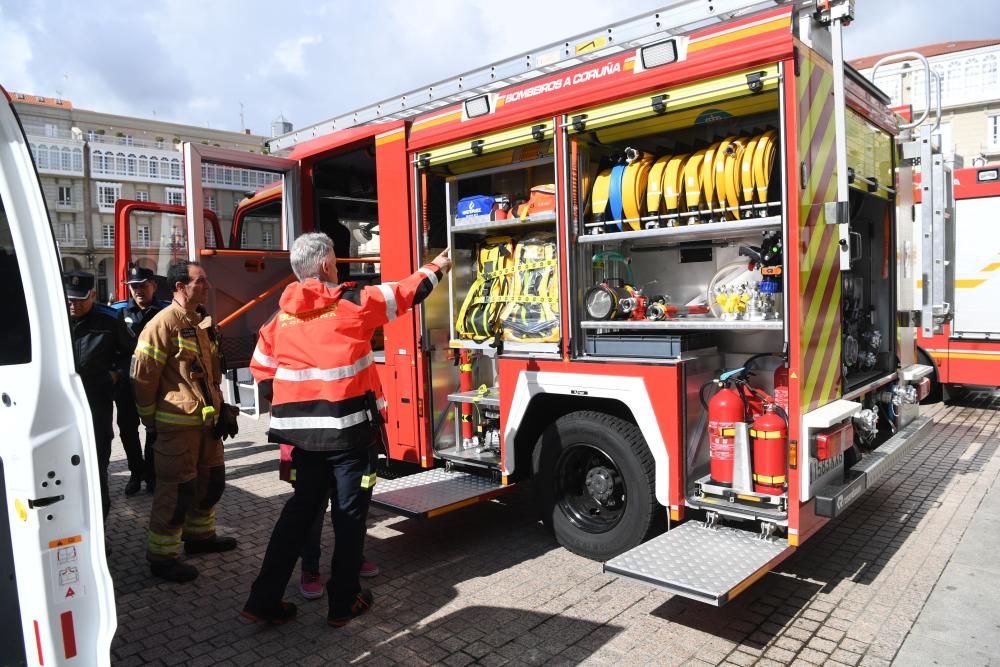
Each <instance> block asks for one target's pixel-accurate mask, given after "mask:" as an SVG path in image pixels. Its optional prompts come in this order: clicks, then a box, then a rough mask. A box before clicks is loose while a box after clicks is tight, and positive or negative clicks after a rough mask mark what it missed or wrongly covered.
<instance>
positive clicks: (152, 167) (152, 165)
mask: <svg viewBox="0 0 1000 667" xmlns="http://www.w3.org/2000/svg"><path fill="white" fill-rule="evenodd" d="M149 177H150V178H159V177H160V161H159V160H157V159H156V158H155V157H154V158H152V159H150V161H149Z"/></svg>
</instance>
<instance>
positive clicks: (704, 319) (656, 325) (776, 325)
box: [580, 315, 782, 331]
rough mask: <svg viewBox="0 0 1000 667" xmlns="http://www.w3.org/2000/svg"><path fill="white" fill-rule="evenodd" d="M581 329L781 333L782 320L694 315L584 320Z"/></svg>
mask: <svg viewBox="0 0 1000 667" xmlns="http://www.w3.org/2000/svg"><path fill="white" fill-rule="evenodd" d="M580 327H581V328H583V329H588V330H598V329H605V330H614V329H619V330H622V329H624V330H632V331H670V330H672V329H697V330H712V331H727V330H733V331H781V328H782V321H781V320H720V319H718V318H715V317H709V316H703V315H692V316H690V317H684V318H678V319H673V320H658V321H650V320H621V321H617V320H584V321H582V322H580Z"/></svg>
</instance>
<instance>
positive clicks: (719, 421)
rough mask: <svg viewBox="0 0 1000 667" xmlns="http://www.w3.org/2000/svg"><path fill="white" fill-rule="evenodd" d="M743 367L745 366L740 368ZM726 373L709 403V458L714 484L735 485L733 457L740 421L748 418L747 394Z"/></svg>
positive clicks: (720, 379)
mask: <svg viewBox="0 0 1000 667" xmlns="http://www.w3.org/2000/svg"><path fill="white" fill-rule="evenodd" d="M740 370H742V369H740ZM729 377H732V375H731V374H730V373H724V374H723V375H722V376H721V377H720V378H719V380H718V384H719V386H720V389H719V391H717V392H716V393H715V395H714V396H712V400H710V401H709V402H708V457H709V458H708V460H709V472H710V476H711V479H712V483H713V484H718V485H719V486H732V484H733V457H734V455H735V453H736V424H737V423H740V422H744V421H745V420H746V417H745V415H746V407H745V402H744V399H743V396H742V395H741V394H740V392H739V391H738V390H737V389H736V388H734V383H733V382H732V381H731V380H729Z"/></svg>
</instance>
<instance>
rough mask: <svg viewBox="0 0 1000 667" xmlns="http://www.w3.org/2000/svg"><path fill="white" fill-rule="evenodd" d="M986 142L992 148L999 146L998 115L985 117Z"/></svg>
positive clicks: (999, 127) (999, 125)
mask: <svg viewBox="0 0 1000 667" xmlns="http://www.w3.org/2000/svg"><path fill="white" fill-rule="evenodd" d="M986 143H987V145H988V146H989V147H990V148H992V149H997V148H1000V116H988V117H987V118H986Z"/></svg>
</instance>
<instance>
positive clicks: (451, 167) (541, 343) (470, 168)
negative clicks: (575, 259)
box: [414, 120, 562, 469]
mask: <svg viewBox="0 0 1000 667" xmlns="http://www.w3.org/2000/svg"><path fill="white" fill-rule="evenodd" d="M414 167H415V170H416V182H417V184H418V187H417V193H418V195H417V196H418V199H417V201H418V202H419V203H418V209H417V212H418V220H420V221H421V231H422V237H423V247H424V248H425V251H424V253H423V254H424V256H425V258H430V257H432V256H433V255H432V252H431V251H432V249H433V250H436V249H437V248H443V247H450V248H451V256H452V261H453V270H452V272H451V273H449V274H448V278H447V280H448V289H447V290H439V291H440V292H442V295H441V296H437V295H436V294H437V293H436V292H435V295H433V296H432V298H431V299H429V300H428V302H427V303H426V304H425V306H424V310H425V317H424V326H425V327H427V331H426V336H425V340H427V341H429V343H430V345H431V346H433V349H432V350H431V358H432V362H431V363H432V374H433V377H434V379H435V380H434V391H433V397H432V406H431V409H432V410H433V414H434V415H435V422H434V423H435V428H434V454H435V456H436V457H437V458H440V459H446V460H448V461H449V462H451V463H453V464H457V465H466V466H477V467H488V468H492V469H499V467H500V427H499V421H500V420H499V407H498V406H497V405H496V399H495V394H496V385H497V372H496V358H497V356H498V355H504V354H556V353H558V352H559V349H560V348H559V346H560V343H561V340H562V320H561V315H560V313H561V308H560V303H559V299H560V291H559V262H558V252H559V245H560V244H559V242H558V239H557V234H556V210H557V206H556V200H557V196H556V186H555V154H554V140H553V123H552V121H551V120H549V121H547V122H539V123H535V124H533V125H529V126H523V127H521V128H515V129H513V130H507V131H504V132H500V133H497V134H495V135H489V136H483V137H475V138H472V139H470V140H467V141H464V142H461V143H456V144H453V145H451V146H445V147H442V148H440V149H434V150H432V151H429V152H427V153H422V154H418V155H417V156H416V157H415V160H414ZM477 387H478V389H477Z"/></svg>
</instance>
